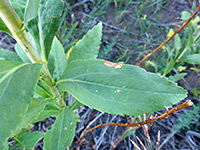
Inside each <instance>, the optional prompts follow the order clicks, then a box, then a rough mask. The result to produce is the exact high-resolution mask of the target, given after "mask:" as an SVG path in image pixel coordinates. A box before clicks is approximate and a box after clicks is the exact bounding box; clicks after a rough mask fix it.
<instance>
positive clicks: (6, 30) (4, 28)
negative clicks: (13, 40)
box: [0, 18, 12, 36]
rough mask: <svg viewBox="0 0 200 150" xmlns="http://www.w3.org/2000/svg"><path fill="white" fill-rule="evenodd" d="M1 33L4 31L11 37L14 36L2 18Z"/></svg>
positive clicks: (0, 23) (0, 21) (0, 22)
mask: <svg viewBox="0 0 200 150" xmlns="http://www.w3.org/2000/svg"><path fill="white" fill-rule="evenodd" d="M0 31H3V32H5V33H7V34H9V35H10V36H12V34H11V32H10V30H9V29H8V28H7V26H6V25H5V23H4V22H3V20H2V19H1V18H0Z"/></svg>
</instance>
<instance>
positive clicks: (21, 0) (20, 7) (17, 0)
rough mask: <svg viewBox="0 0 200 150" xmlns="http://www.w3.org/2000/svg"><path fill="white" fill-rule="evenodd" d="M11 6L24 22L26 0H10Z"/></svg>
mask: <svg viewBox="0 0 200 150" xmlns="http://www.w3.org/2000/svg"><path fill="white" fill-rule="evenodd" d="M9 2H10V4H11V6H12V7H13V9H14V10H15V12H16V13H17V16H18V17H19V19H20V20H21V21H22V22H23V21H24V9H25V5H26V0H9Z"/></svg>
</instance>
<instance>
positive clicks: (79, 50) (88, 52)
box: [68, 22, 102, 62]
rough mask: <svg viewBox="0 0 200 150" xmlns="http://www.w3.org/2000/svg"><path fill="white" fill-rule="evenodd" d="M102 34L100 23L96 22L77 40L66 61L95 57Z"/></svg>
mask: <svg viewBox="0 0 200 150" xmlns="http://www.w3.org/2000/svg"><path fill="white" fill-rule="evenodd" d="M101 36H102V23H101V22H100V23H98V24H97V25H96V26H95V27H94V28H92V29H91V30H90V31H88V33H87V34H86V35H84V37H83V38H82V39H81V40H79V41H78V42H77V43H76V45H75V46H74V47H73V49H72V51H71V52H70V54H69V60H68V62H71V61H73V60H78V59H95V58H96V57H97V54H98V51H99V46H100V43H101Z"/></svg>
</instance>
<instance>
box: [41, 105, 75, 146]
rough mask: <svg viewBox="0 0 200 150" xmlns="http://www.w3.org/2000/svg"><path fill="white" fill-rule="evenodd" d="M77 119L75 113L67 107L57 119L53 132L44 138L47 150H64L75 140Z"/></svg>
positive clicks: (48, 132)
mask: <svg viewBox="0 0 200 150" xmlns="http://www.w3.org/2000/svg"><path fill="white" fill-rule="evenodd" d="M75 128H76V118H75V114H74V113H73V111H72V110H71V109H69V108H67V107H65V108H64V109H63V110H62V111H61V112H60V114H59V115H58V116H57V118H56V122H55V123H54V125H53V126H52V128H51V130H49V131H47V133H46V134H45V136H44V149H45V150H55V149H57V150H64V148H66V147H67V146H69V145H70V144H71V142H72V140H73V138H74V135H75Z"/></svg>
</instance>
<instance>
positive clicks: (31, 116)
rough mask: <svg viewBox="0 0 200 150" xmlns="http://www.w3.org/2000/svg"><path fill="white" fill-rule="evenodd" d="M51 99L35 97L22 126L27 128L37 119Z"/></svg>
mask: <svg viewBox="0 0 200 150" xmlns="http://www.w3.org/2000/svg"><path fill="white" fill-rule="evenodd" d="M49 100H50V99H47V98H46V99H45V98H38V99H36V98H34V99H33V100H32V102H31V104H30V105H29V107H28V110H27V112H26V115H25V117H24V119H23V122H22V125H21V126H22V127H24V128H27V126H28V125H29V124H31V123H32V122H33V120H35V119H37V118H38V117H39V115H40V114H41V113H42V112H43V111H44V108H45V106H46V105H47V103H48V101H49Z"/></svg>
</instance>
